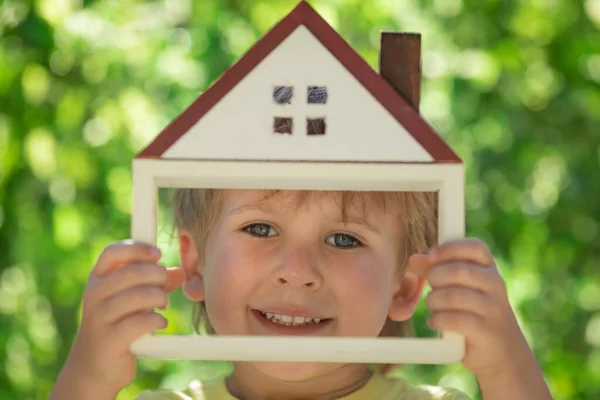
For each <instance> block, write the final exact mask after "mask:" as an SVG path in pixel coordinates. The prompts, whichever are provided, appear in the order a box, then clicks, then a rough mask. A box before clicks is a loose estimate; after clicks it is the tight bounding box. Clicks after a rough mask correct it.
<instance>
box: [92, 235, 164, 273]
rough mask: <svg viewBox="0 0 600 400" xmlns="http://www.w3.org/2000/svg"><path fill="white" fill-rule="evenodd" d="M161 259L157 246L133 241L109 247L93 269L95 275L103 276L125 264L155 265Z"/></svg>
mask: <svg viewBox="0 0 600 400" xmlns="http://www.w3.org/2000/svg"><path fill="white" fill-rule="evenodd" d="M159 259H160V250H159V249H158V248H156V247H155V246H152V245H149V244H145V243H137V242H133V241H131V240H125V241H122V242H116V243H113V244H110V245H108V246H107V247H106V248H105V249H104V251H103V252H102V254H100V257H98V262H97V263H96V266H95V267H94V269H93V271H92V272H93V273H94V274H95V275H98V276H103V275H106V274H108V273H110V272H111V271H113V270H115V269H117V268H120V267H121V266H122V265H125V264H133V263H144V262H147V263H153V262H156V261H158V260H159Z"/></svg>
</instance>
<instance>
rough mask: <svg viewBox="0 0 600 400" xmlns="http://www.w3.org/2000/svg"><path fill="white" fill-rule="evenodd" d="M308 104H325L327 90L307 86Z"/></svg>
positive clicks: (323, 87)
mask: <svg viewBox="0 0 600 400" xmlns="http://www.w3.org/2000/svg"><path fill="white" fill-rule="evenodd" d="M308 104H327V88H326V87H325V86H309V87H308Z"/></svg>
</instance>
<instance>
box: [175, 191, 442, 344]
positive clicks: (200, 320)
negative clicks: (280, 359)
mask: <svg viewBox="0 0 600 400" xmlns="http://www.w3.org/2000/svg"><path fill="white" fill-rule="evenodd" d="M279 192H280V191H278V190H269V191H265V196H264V199H265V200H266V199H268V198H270V197H272V196H275V195H276V194H278V193H279ZM315 194H319V195H330V196H333V198H334V199H337V200H338V201H339V206H340V211H341V213H342V218H343V219H344V220H346V217H347V209H348V205H352V206H354V207H360V209H362V212H363V213H366V212H367V207H369V208H371V207H376V208H377V209H379V210H382V211H384V212H385V211H386V210H387V209H388V208H390V207H395V208H394V209H397V210H398V211H399V215H398V218H399V224H400V225H401V228H402V229H401V230H400V233H401V234H402V237H403V239H404V240H403V244H404V246H400V247H401V248H399V254H400V265H399V266H398V273H399V274H403V273H404V270H405V269H406V265H407V263H408V258H409V257H410V255H412V254H415V253H421V252H424V251H426V250H427V249H428V248H429V247H431V246H433V245H435V243H436V242H437V196H436V194H435V193H428V192H350V191H343V192H311V191H302V192H299V195H298V196H297V198H296V200H297V205H300V204H302V203H303V202H305V201H306V200H307V199H308V198H309V197H311V196H313V195H315ZM223 197H224V191H223V190H220V189H176V190H175V191H174V193H173V199H172V200H173V208H174V222H175V228H176V229H185V230H187V231H188V232H190V234H191V235H192V236H194V238H195V242H196V245H197V247H198V256H199V259H201V260H202V259H204V257H205V248H204V247H205V246H204V245H205V242H206V238H207V236H208V233H209V231H210V229H211V228H212V227H213V225H214V224H215V222H216V220H217V218H218V216H219V214H220V211H221V208H222V203H223ZM192 324H193V327H194V330H195V331H196V333H200V332H201V331H202V330H203V331H204V332H206V333H208V334H214V333H215V331H214V329H213V327H212V325H211V323H210V321H209V319H208V315H207V313H206V308H205V306H204V302H198V303H196V304H195V306H194V312H193V317H192ZM201 328H203V329H201ZM412 335H413V327H412V322H411V321H410V320H409V321H393V320H391V319H388V320H387V322H386V323H385V325H384V327H383V328H382V331H381V333H380V336H388V337H389V336H392V337H406V336H412Z"/></svg>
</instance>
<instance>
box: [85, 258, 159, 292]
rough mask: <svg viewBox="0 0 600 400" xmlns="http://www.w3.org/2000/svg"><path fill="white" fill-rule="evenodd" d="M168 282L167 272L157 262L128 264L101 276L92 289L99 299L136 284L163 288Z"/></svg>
mask: <svg viewBox="0 0 600 400" xmlns="http://www.w3.org/2000/svg"><path fill="white" fill-rule="evenodd" d="M168 282H169V272H168V271H167V269H166V268H165V267H163V266H161V265H157V264H129V265H126V266H124V267H122V268H120V269H118V270H116V271H114V272H113V273H111V274H109V275H107V276H105V277H103V278H101V279H100V280H99V281H98V283H97V285H96V286H95V287H94V288H93V289H91V290H94V291H95V292H96V293H95V295H94V296H95V297H97V298H98V299H99V300H102V299H107V298H109V297H111V296H114V295H115V294H117V293H121V292H124V291H126V290H129V289H131V288H134V287H136V286H157V287H161V288H164V287H166V286H167V284H168Z"/></svg>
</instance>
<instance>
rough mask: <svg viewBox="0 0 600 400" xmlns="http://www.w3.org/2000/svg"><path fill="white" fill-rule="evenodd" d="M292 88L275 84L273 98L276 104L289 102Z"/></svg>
mask: <svg viewBox="0 0 600 400" xmlns="http://www.w3.org/2000/svg"><path fill="white" fill-rule="evenodd" d="M293 95H294V88H293V87H292V86H275V88H273V100H274V101H275V103H277V104H291V103H292V96H293Z"/></svg>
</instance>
